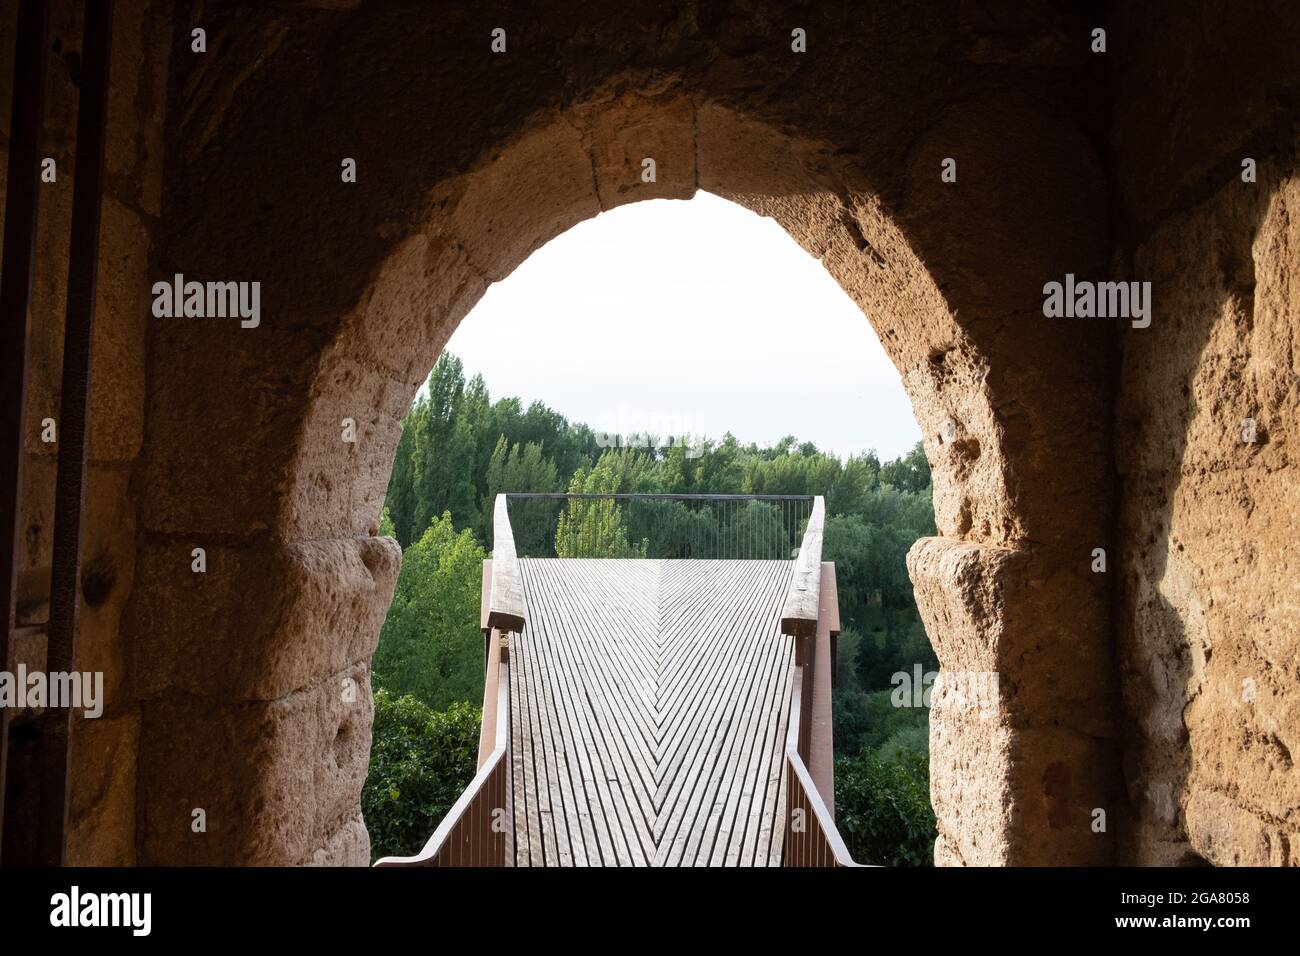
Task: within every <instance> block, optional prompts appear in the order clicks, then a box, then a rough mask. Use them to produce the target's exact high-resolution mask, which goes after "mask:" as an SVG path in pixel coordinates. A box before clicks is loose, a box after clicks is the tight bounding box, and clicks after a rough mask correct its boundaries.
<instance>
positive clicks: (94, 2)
mask: <svg viewBox="0 0 1300 956" xmlns="http://www.w3.org/2000/svg"><path fill="white" fill-rule="evenodd" d="M112 20H113V5H112V2H111V0H91V2H89V3H87V4H86V6H85V23H84V27H83V33H82V51H81V63H82V68H81V96H80V101H79V102H78V104H77V159H76V166H75V181H74V183H73V187H72V233H71V241H70V243H69V252H68V296H67V312H66V315H65V320H64V338H63V379H62V385H61V388H60V391H59V396H60V399H59V419H60V422H59V464H58V477H57V479H56V481H55V487H54V553H53V558H52V561H53V573H52V576H51V579H50V627H49V643H48V645H47V647H48V649H47V653H46V670H47V672H49V673H51V674H53V673H57V672H60V671H64V672H71V671H72V670H73V668H74V667H75V666H76V646H77V645H76V636H77V612H78V605H79V599H80V590H81V587H80V583H81V582H80V578H81V526H82V508H83V505H84V503H85V478H86V452H87V445H88V442H87V439H86V419H87V413H88V410H89V396H90V365H91V341H92V337H93V332H94V325H95V282H96V278H97V272H98V266H99V214H100V200H101V197H102V180H103V174H104V131H105V125H106V120H107V112H108V63H109V47H110V40H111V34H112ZM63 703H67V702H66V701H64V702H63ZM44 721H45V722H44V727H43V730H44V736H43V739H42V742H41V744H42V746H41V808H40V814H41V816H40V826H39V833H38V835H37V840H38V846H37V855H38V858H39V859H38V862H39V863H41V864H44V865H46V866H59V865H62V863H63V858H64V850H65V844H66V841H65V830H66V824H67V815H68V738H69V735H70V731H71V721H72V710H71V709H70V708H68V707H61V708H57V709H56V708H53V707H51V708H50V709H49V711H48V712H47V714H46V715H45V718H44Z"/></svg>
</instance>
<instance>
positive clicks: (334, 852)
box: [303, 813, 370, 866]
mask: <svg viewBox="0 0 1300 956" xmlns="http://www.w3.org/2000/svg"><path fill="white" fill-rule="evenodd" d="M303 865H305V866H369V865H370V834H369V833H367V832H366V824H365V821H364V820H362V819H361V814H359V813H358V814H357V815H356V816H354V817H349V818H348V819H347V820H344V821H343V823H342V825H340V826H339V828H338V829H337V830H336V831H334V833H333V835H331V836H330V838H329V840H328V842H327V843H326V844H325V845H324V846H322V847H320V848H319V849H317V850H313V851H312V854H311V857H310V858H309V859H307V860H305V861H304V864H303Z"/></svg>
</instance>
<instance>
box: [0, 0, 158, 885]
mask: <svg viewBox="0 0 1300 956" xmlns="http://www.w3.org/2000/svg"><path fill="white" fill-rule="evenodd" d="M46 8H47V11H48V12H47V17H48V20H47V24H48V25H47V37H46V39H47V41H48V46H47V50H46V71H45V82H44V99H45V121H44V125H43V131H42V138H41V142H40V155H41V156H42V157H49V158H52V159H54V161H55V164H56V166H55V171H56V179H55V181H54V182H50V183H46V182H42V183H40V184H39V185H38V186H37V190H38V192H37V201H38V212H37V234H36V247H35V275H34V282H33V287H32V298H31V319H30V325H31V339H30V344H29V350H28V357H27V421H26V429H25V442H24V446H25V452H26V457H25V459H24V462H23V487H22V508H21V512H20V519H19V520H20V525H19V526H20V528H21V537H20V540H19V550H18V555H17V561H16V564H17V567H18V569H19V587H18V598H19V604H18V625H19V628H20V632H19V636H18V638H17V640H15V642H14V645H13V649H12V653H11V660H10V661H9V662H8V668H9V670H11V671H14V670H16V668H17V666H18V665H19V664H20V663H22V664H25V665H26V666H27V667H28V668H30V669H33V670H44V666H45V644H44V633H43V630H44V625H45V622H46V621H47V620H48V616H49V587H50V580H49V574H50V564H51V553H52V539H53V529H54V480H55V461H56V456H57V453H58V452H57V449H58V445H57V444H56V443H46V442H44V441H42V438H41V436H42V432H43V431H44V429H43V426H42V422H43V421H44V420H45V419H53V420H54V421H55V423H56V429H57V423H58V419H59V390H60V381H61V374H62V361H63V320H64V309H65V305H66V287H67V279H68V243H69V230H70V225H71V218H72V187H73V179H74V177H73V163H74V157H75V145H76V119H77V103H78V79H79V70H80V49H81V39H82V24H81V5H80V4H77V3H71V2H51V3H48V4H46ZM17 12H18V11H17V4H6V5H4V8H3V10H2V11H0V51H2V52H0V217H2V216H3V198H4V189H3V182H2V181H3V177H5V176H6V174H7V159H8V156H7V146H8V129H7V127H8V123H9V120H10V109H11V102H12V94H13V91H12V89H11V84H12V82H13V71H12V66H11V64H12V62H13V60H12V58H11V51H12V50H13V48H14V44H15V42H17V40H16V37H15V34H14V31H15V26H16V19H17ZM112 47H113V57H112V64H111V71H110V76H109V93H108V137H107V142H106V148H105V173H104V184H105V185H104V198H103V207H102V218H101V225H100V259H99V282H98V288H97V296H96V305H95V308H96V312H97V315H98V320H97V323H96V327H95V336H94V340H93V342H92V348H93V356H94V361H93V365H92V367H91V381H92V387H91V392H90V405H89V428H88V436H89V454H88V464H87V470H86V505H85V511H84V514H83V520H84V530H83V534H82V555H83V561H84V564H83V570H82V581H81V595H82V605H81V611H80V631H79V637H78V642H77V659H76V667H77V669H78V670H81V671H100V672H103V674H104V701H105V703H104V713H103V716H102V717H99V718H96V719H89V720H87V719H82V718H80V717H79V716H78V717H77V718H76V721H75V723H74V725H73V728H72V735H71V743H70V748H71V758H70V759H71V768H72V769H71V775H70V789H71V794H72V797H71V803H70V806H69V825H68V831H67V840H68V851H67V852H68V859H69V860H70V861H71V862H77V863H102V864H130V863H134V862H136V860H137V854H136V845H135V839H136V819H135V806H136V803H135V786H136V769H137V744H138V737H139V729H140V721H141V706H140V703H139V700H138V697H137V691H136V688H135V686H134V681H133V675H132V672H131V669H130V667H129V666H128V661H129V658H130V654H129V644H130V635H129V631H128V630H127V629H126V628H124V626H123V610H124V608H125V606H126V602H127V598H128V596H129V595H130V593H131V591H132V587H133V582H134V578H135V544H136V530H137V521H138V513H137V510H136V501H137V498H136V495H135V492H134V489H133V485H132V478H133V474H134V469H135V467H136V465H137V463H138V461H139V455H140V449H141V443H142V439H143V434H144V414H145V364H146V363H145V335H146V323H147V322H148V321H149V306H150V295H149V287H150V284H151V283H152V281H153V279H152V275H153V271H152V256H153V251H154V241H155V237H156V234H157V226H158V217H159V214H160V212H161V203H162V175H163V116H164V109H165V105H166V82H167V70H168V57H169V55H170V52H171V22H170V4H167V3H148V2H138V0H137V2H124V3H120V4H118V16H117V17H116V18H115V20H114V30H113V38H112ZM7 371H8V369H7V368H6V373H7ZM6 506H7V505H6ZM30 716H31V715H30V714H19V715H16V718H17V719H16V720H15V724H16V726H14V728H13V737H12V740H13V742H14V744H13V747H12V749H11V752H10V756H11V765H10V773H9V776H10V793H11V795H12V794H14V792H15V790H14V788H15V787H17V788H18V791H19V792H20V793H26V798H25V799H19V800H13V801H10V803H9V806H8V808H7V810H8V811H9V813H19V814H21V813H23V812H24V810H23V808H24V807H25V808H26V809H27V810H34V807H35V803H34V799H35V797H34V794H32V793H31V792H29V791H28V790H27V789H25V788H30V787H31V786H32V785H34V783H35V779H34V776H33V770H34V765H33V764H32V763H31V762H30V758H31V757H32V756H33V754H31V753H30V752H29V750H30V747H29V744H30V746H36V745H37V743H38V742H37V741H34V740H32V741H28V734H29V732H30V731H31V729H32V726H33V725H32V723H31V722H30V721H24V718H27V717H30ZM9 813H7V814H6V823H7V826H6V831H7V833H10V834H13V833H22V832H27V833H29V834H34V829H33V828H32V826H31V823H32V821H31V820H30V819H28V820H27V821H26V823H24V821H23V820H22V819H21V818H19V819H9Z"/></svg>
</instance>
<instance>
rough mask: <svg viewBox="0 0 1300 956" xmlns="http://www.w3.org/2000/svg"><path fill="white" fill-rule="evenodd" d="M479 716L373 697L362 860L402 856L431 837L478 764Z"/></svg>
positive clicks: (471, 710)
mask: <svg viewBox="0 0 1300 956" xmlns="http://www.w3.org/2000/svg"><path fill="white" fill-rule="evenodd" d="M479 721H480V714H479V710H478V708H477V707H473V706H471V705H469V704H464V703H459V704H452V705H451V706H450V707H449V708H447V710H445V711H434V710H431V709H430V708H429V707H427V706H426V705H425V704H424V703H423V702H421V701H419V700H417V699H416V698H414V697H411V696H409V695H408V696H400V697H399V696H396V695H394V694H392V693H390V692H389V691H387V690H383V689H381V690H379V691H376V693H375V722H374V728H373V731H372V734H373V736H372V740H371V744H370V770H369V772H368V773H367V774H366V783H365V787H364V788H363V789H362V791H361V810H362V812H363V814H364V815H365V820H366V829H367V830H369V831H370V858H371V861H372V862H373V861H374V860H377V859H379V857H381V856H410V855H412V854H414V853H416V852H418V851H419V850H420V848H421V847H423V846H424V844H425V842H426V841H427V840H428V839H429V837H431V836H432V835H433V831H434V829H435V828H436V827H437V826H438V824H439V823H440V822H442V818H443V817H445V816H446V815H447V811H449V810H450V809H451V806H452V804H453V803H455V802H456V799H457V798H458V797H459V796H460V794H461V792H462V791H463V790H464V789H465V788H466V787H467V786H469V783H470V781H471V780H473V779H474V771H475V768H476V765H477V763H478V735H479Z"/></svg>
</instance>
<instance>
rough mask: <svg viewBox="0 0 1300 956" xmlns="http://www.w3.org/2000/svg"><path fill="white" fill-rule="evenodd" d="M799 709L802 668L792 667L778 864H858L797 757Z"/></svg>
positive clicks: (800, 709) (801, 696)
mask: <svg viewBox="0 0 1300 956" xmlns="http://www.w3.org/2000/svg"><path fill="white" fill-rule="evenodd" d="M802 710H803V668H802V667H796V668H795V672H794V686H793V687H792V688H791V690H790V722H789V726H788V727H787V728H786V735H785V777H786V779H785V812H786V820H785V834H784V838H783V843H782V849H781V865H782V866H861V865H862V864H860V863H855V862H854V861H853V857H852V856H850V855H849V850H848V847H846V846H845V845H844V838H843V837H841V836H840V831H839V830H838V829H837V828H836V826H835V818H834V817H833V816H832V815H831V812H830V810H828V809H827V808H826V802H825V801H824V800H823V799H822V797H821V794H820V793H818V791H817V786H816V784H814V783H813V779H812V774H810V773H809V772H808V768H807V766H806V765H805V764H804V761H803V758H802V757H801V756H799V739H800V731H801V729H802V728H801V726H800V717H801V713H802Z"/></svg>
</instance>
